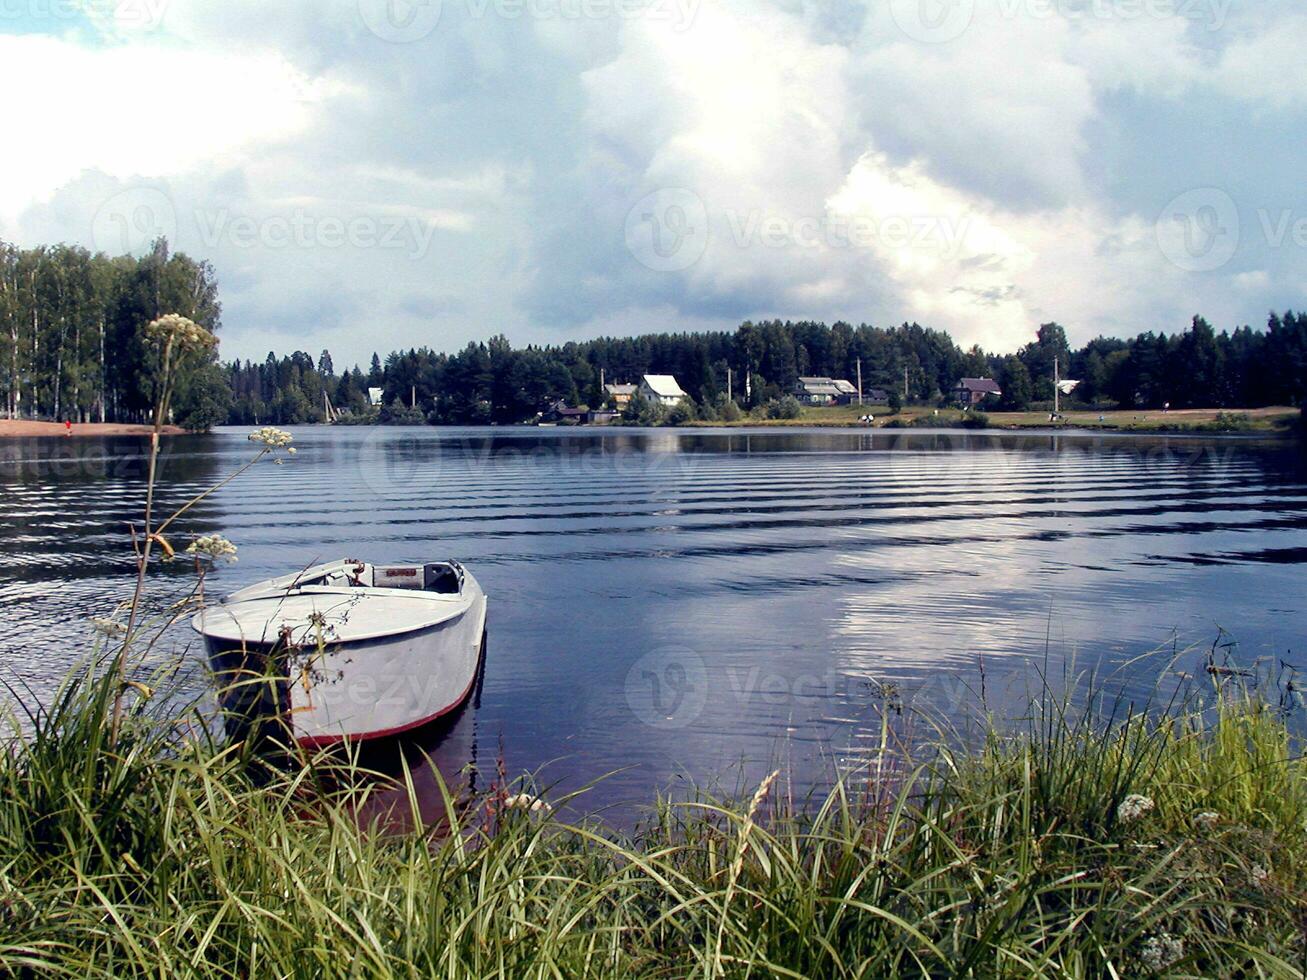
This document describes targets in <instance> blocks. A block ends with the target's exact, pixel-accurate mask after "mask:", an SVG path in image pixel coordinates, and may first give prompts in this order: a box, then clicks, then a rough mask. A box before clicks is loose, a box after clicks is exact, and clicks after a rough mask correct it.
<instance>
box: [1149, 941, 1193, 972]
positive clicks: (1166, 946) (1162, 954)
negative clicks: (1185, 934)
mask: <svg viewBox="0 0 1307 980" xmlns="http://www.w3.org/2000/svg"><path fill="white" fill-rule="evenodd" d="M1183 958H1184V941H1183V940H1180V939H1176V938H1175V937H1174V936H1172V935H1171V934H1170V933H1168V932H1163V933H1159V934H1158V935H1156V936H1149V937H1148V939H1146V940H1145V941H1144V946H1143V949H1141V950H1140V951H1139V959H1140V960H1142V961H1143V964H1144V966H1145V967H1147V968H1148V969H1150V970H1152V971H1153V972H1154V973H1160V972H1162V971H1163V970H1165V969H1166V968H1167V967H1169V966H1173V965H1174V964H1176V963H1178V962H1179V961H1180V960H1182V959H1183Z"/></svg>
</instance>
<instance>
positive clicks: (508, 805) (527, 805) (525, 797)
mask: <svg viewBox="0 0 1307 980" xmlns="http://www.w3.org/2000/svg"><path fill="white" fill-rule="evenodd" d="M504 809H505V810H528V811H530V812H531V813H539V812H540V811H542V810H543V811H544V812H545V813H548V812H549V811H550V810H552V809H553V807H551V806H550V805H549V804H548V803H546V802H545V801H544V800H542V799H540V797H538V796H532V795H531V794H530V793H517V794H515V795H513V796H508V797H505V798H504Z"/></svg>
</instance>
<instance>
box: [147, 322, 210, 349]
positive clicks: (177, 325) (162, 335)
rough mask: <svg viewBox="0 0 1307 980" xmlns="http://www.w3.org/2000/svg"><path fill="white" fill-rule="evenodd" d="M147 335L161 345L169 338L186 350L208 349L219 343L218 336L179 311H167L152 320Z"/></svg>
mask: <svg viewBox="0 0 1307 980" xmlns="http://www.w3.org/2000/svg"><path fill="white" fill-rule="evenodd" d="M145 336H147V337H148V338H150V339H151V340H153V341H154V342H155V343H157V344H158V345H159V346H160V347H162V346H163V345H164V344H166V343H167V342H168V341H169V340H171V341H172V342H173V344H174V345H175V346H177V347H180V348H183V349H185V350H207V349H208V348H210V347H216V346H217V345H218V338H217V337H215V336H214V335H213V334H211V333H209V331H207V330H205V329H204V328H203V327H202V326H200V325H199V324H198V323H196V322H195V321H194V320H191V319H188V318H187V317H184V316H181V315H180V314H178V313H167V314H164V315H163V316H161V317H159V319H157V320H153V321H151V322H150V323H149V324H148V325H147V326H146V328H145Z"/></svg>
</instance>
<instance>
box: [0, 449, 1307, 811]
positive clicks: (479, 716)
mask: <svg viewBox="0 0 1307 980" xmlns="http://www.w3.org/2000/svg"><path fill="white" fill-rule="evenodd" d="M295 438H296V445H297V446H298V447H299V450H300V451H299V455H297V456H296V457H295V459H294V461H293V462H291V463H290V464H288V465H286V466H273V465H271V464H267V465H265V464H264V463H260V464H259V466H257V467H255V469H254V470H252V471H251V472H250V473H248V474H246V475H245V476H244V477H242V478H241V480H240V481H238V482H237V483H235V484H233V485H231V486H229V487H226V488H224V489H223V490H221V491H220V492H218V493H217V494H215V495H214V496H213V497H212V498H210V499H208V500H206V501H204V502H203V503H202V504H201V505H200V506H198V507H197V508H195V510H194V511H193V512H191V513H189V514H188V515H186V517H185V518H184V519H183V522H179V523H180V524H181V525H182V526H179V527H178V529H177V533H176V535H174V541H179V540H180V541H183V542H184V541H185V540H187V539H188V538H189V536H190V535H192V534H196V533H207V532H211V531H221V532H222V533H223V534H225V535H226V536H227V537H229V538H231V539H232V540H233V541H235V542H236V543H237V544H238V545H239V546H240V562H239V563H238V564H236V565H234V566H230V567H224V568H222V569H220V570H219V571H218V572H217V573H216V574H215V576H214V579H213V580H212V582H211V585H210V588H211V591H229V590H231V589H233V588H235V587H237V586H239V585H242V584H246V583H248V582H250V581H253V580H256V579H259V578H264V577H267V576H271V575H273V574H278V573H282V572H284V571H286V570H287V569H289V568H292V567H300V566H304V565H307V564H309V563H310V562H313V561H316V560H326V559H331V558H336V557H342V556H346V555H348V556H350V557H357V558H362V559H374V560H394V559H401V558H402V559H413V560H422V559H437V558H443V557H456V558H459V559H461V560H463V561H465V562H466V563H467V564H468V565H469V567H470V568H471V569H472V570H473V571H474V573H475V574H476V576H477V578H478V579H479V580H480V581H481V583H482V585H483V586H484V587H485V589H486V591H487V593H488V594H489V596H490V626H491V630H492V637H493V640H492V644H491V648H490V655H489V658H488V662H487V664H486V673H485V682H484V695H483V699H482V703H481V705H480V706H479V707H478V708H475V709H471V710H469V711H468V712H465V713H464V715H463V716H462V717H461V718H460V719H459V720H458V721H457V722H456V723H455V724H454V725H453V727H452V728H451V729H450V731H449V732H447V733H446V736H447V738H446V739H445V740H443V741H440V742H439V743H438V745H437V746H436V753H435V754H436V755H437V756H439V757H440V759H439V761H440V765H441V769H442V771H443V772H444V773H445V774H446V775H447V776H448V775H449V773H451V772H457V771H458V770H459V769H461V768H462V767H463V765H464V764H465V761H466V760H463V756H467V757H469V758H470V757H471V756H473V755H475V756H477V757H478V758H479V759H481V760H482V769H483V770H484V768H485V762H484V760H487V759H492V760H493V759H496V758H497V757H498V756H499V753H500V746H501V743H502V751H503V756H504V759H505V760H506V762H507V764H508V766H509V768H510V770H512V771H521V770H523V769H529V770H535V769H537V768H540V769H542V770H543V776H542V779H543V781H544V782H546V783H549V782H554V781H559V782H561V783H563V784H564V785H565V786H567V787H574V786H576V785H579V784H580V783H582V782H585V781H588V780H590V779H593V778H596V777H599V776H601V775H603V774H605V773H616V775H613V776H611V777H610V778H608V779H607V780H605V781H604V782H603V783H602V784H601V786H600V787H599V788H598V789H596V790H594V791H593V792H592V794H591V797H590V798H591V800H592V801H593V802H594V804H595V805H599V804H602V803H609V802H613V801H617V800H622V799H632V798H634V799H641V800H645V799H649V798H650V797H651V796H652V790H653V788H654V787H662V786H666V785H668V784H669V783H674V782H675V781H676V780H677V779H679V778H681V777H689V778H693V779H695V780H699V781H707V780H711V779H712V778H713V777H714V776H716V775H718V774H722V773H732V772H735V773H739V774H740V777H739V778H741V779H747V778H755V777H756V776H757V775H759V774H761V773H762V772H764V771H765V770H766V769H767V767H768V766H769V765H771V764H772V763H773V762H774V761H787V762H789V763H791V764H792V767H793V769H794V771H795V773H796V787H800V788H801V787H802V786H803V785H805V784H806V783H807V782H809V781H813V780H816V781H820V780H821V779H823V778H825V776H826V775H828V774H829V771H830V768H831V766H833V765H834V764H836V763H838V762H839V761H841V760H856V759H859V758H863V757H864V756H865V754H866V751H867V749H868V747H869V746H871V745H874V744H875V742H876V739H877V738H878V737H879V728H878V721H877V715H876V711H877V705H878V704H879V703H880V694H879V692H880V691H881V690H882V688H881V685H882V684H883V683H892V684H894V685H895V687H896V689H897V691H899V692H900V694H901V696H902V697H903V698H904V699H905V700H907V701H909V702H912V703H919V704H929V705H931V706H932V707H933V708H934V709H936V710H937V711H939V712H941V713H942V714H944V715H945V716H947V717H957V716H959V715H961V714H962V713H963V712H965V711H967V710H971V709H974V707H975V705H976V702H977V691H978V690H979V682H980V678H981V667H982V664H983V666H984V672H985V678H986V682H987V685H988V694H989V696H990V697H991V698H993V699H995V700H996V701H997V702H999V703H998V704H995V705H992V706H993V707H995V708H996V710H1001V709H1002V708H1003V707H1005V706H1007V707H1010V706H1011V703H1012V701H1011V700H1009V701H1008V702H1007V703H1006V705H1005V704H1004V703H1003V702H1004V699H1005V698H1008V699H1015V698H1018V697H1019V696H1020V692H1021V691H1022V690H1024V688H1025V687H1026V686H1027V685H1033V684H1035V683H1037V682H1036V681H1035V679H1034V674H1033V670H1032V664H1033V663H1039V664H1043V663H1044V662H1045V658H1047V662H1048V663H1049V664H1050V665H1051V666H1052V667H1054V668H1059V667H1060V665H1061V664H1063V663H1065V662H1066V661H1068V660H1070V659H1072V658H1074V660H1075V662H1076V663H1077V664H1078V665H1080V666H1084V667H1101V668H1102V669H1103V670H1111V669H1113V668H1114V667H1116V666H1117V665H1120V664H1124V663H1126V662H1127V661H1129V660H1130V659H1131V658H1133V657H1135V656H1136V655H1138V654H1140V653H1141V652H1143V651H1146V650H1149V649H1152V648H1154V647H1158V646H1164V645H1168V644H1171V643H1172V642H1178V643H1179V644H1180V645H1181V646H1183V645H1184V644H1185V643H1188V642H1209V641H1210V640H1211V639H1212V638H1213V637H1214V636H1215V635H1216V632H1217V629H1218V627H1224V628H1225V629H1227V630H1230V631H1231V632H1232V633H1233V634H1234V635H1235V636H1236V637H1237V638H1238V640H1239V642H1240V644H1241V647H1240V655H1241V657H1243V658H1244V659H1245V660H1248V661H1252V660H1255V659H1256V658H1259V657H1266V658H1283V659H1289V660H1292V659H1293V657H1291V656H1289V652H1290V651H1295V652H1296V654H1295V655H1297V656H1298V659H1300V660H1301V659H1305V658H1303V657H1302V656H1301V651H1302V648H1303V637H1304V632H1305V629H1304V627H1305V626H1307V590H1304V588H1303V581H1304V578H1303V569H1302V565H1303V563H1304V561H1305V560H1307V470H1305V468H1304V462H1303V457H1302V455H1301V453H1300V451H1299V450H1298V449H1296V448H1294V447H1292V446H1289V445H1286V444H1278V443H1272V442H1260V441H1253V440H1241V439H1197V438H1181V437H1169V438H1161V437H1157V438H1136V437H1116V436H1069V435H1066V434H994V433H954V432H920V433H918V432H908V431H904V432H886V431H878V432H866V431H834V430H827V431H819V430H794V429H786V430H729V431H727V430H700V429H696V430H688V431H675V430H657V431H641V430H619V429H615V430H574V431H569V430H566V429H550V430H531V429H491V428H487V429H428V428H419V429H362V428H359V429H351V428H318V429H315V428H305V429H300V430H297V431H296V433H295ZM143 448H144V443H143V442H142V441H139V440H104V441H96V440H80V439H79V440H62V441H61V440H25V441H16V442H10V443H5V444H2V445H0V494H2V495H3V500H4V508H3V514H0V540H2V541H3V553H2V554H0V603H2V607H0V608H3V620H4V626H5V629H4V630H3V631H2V632H0V663H3V665H4V666H5V668H6V670H7V672H8V674H9V675H10V676H11V677H15V678H18V679H21V680H22V681H23V682H25V683H27V684H29V685H30V686H31V687H32V689H33V690H34V691H35V692H37V693H38V694H40V693H43V692H44V693H48V692H49V690H50V689H51V686H52V685H53V684H54V683H57V681H58V679H59V678H60V677H61V676H62V675H63V673H64V672H65V671H66V670H67V669H68V667H69V666H70V665H71V664H72V663H74V662H75V661H76V659H77V657H78V655H79V654H80V652H81V651H82V650H84V648H85V647H84V644H85V637H86V626H85V616H87V615H92V614H96V615H98V614H104V613H106V612H108V611H110V610H111V609H112V608H113V606H114V605H115V604H116V603H117V602H118V601H119V600H120V599H121V598H123V597H124V596H125V595H126V594H127V591H128V588H129V584H130V576H131V568H132V565H131V557H130V548H129V544H128V538H127V535H126V522H127V521H128V520H130V519H131V518H133V517H134V516H135V515H136V514H137V513H138V511H139V508H140V502H141V496H142V491H143V480H144V466H143V459H142V456H141V452H142V450H143ZM249 453H250V447H249V444H248V443H247V442H246V441H245V439H244V432H243V431H242V432H218V433H215V434H213V435H211V436H208V437H194V438H185V439H177V440H173V441H170V442H169V443H168V444H167V455H166V457H165V464H164V471H163V472H164V481H165V490H164V495H165V503H168V502H177V501H180V500H183V499H185V498H186V497H187V496H188V495H190V494H192V493H195V492H197V491H198V490H200V489H202V488H204V487H205V486H207V485H209V484H210V483H212V482H214V481H216V480H217V479H219V478H221V476H222V475H224V474H226V473H227V472H229V471H230V470H232V469H234V468H235V467H236V466H237V465H239V463H240V462H241V461H242V460H243V459H245V458H247V457H248V455H249ZM187 574H188V571H187V569H186V568H185V567H184V566H183V563H177V566H176V567H174V568H165V569H163V571H162V576H163V578H164V580H165V581H164V583H163V586H162V592H165V593H166V592H167V587H168V584H169V580H171V584H172V585H174V586H176V587H177V588H180V587H182V585H183V580H184V578H185V576H186V575H187ZM175 634H176V635H175V637H174V643H175V644H176V645H177V646H179V647H182V648H187V649H188V653H187V656H189V657H190V658H191V662H193V663H195V664H197V670H196V672H195V674H194V677H193V678H192V679H191V683H192V684H193V685H194V687H195V689H196V690H197V691H198V690H200V689H202V687H203V686H204V679H203V674H202V671H200V670H199V669H198V663H199V659H198V658H199V648H198V645H195V644H193V643H191V638H190V636H189V634H188V633H187V632H186V631H184V630H177V631H175ZM188 644H189V648H188ZM1125 680H1126V681H1127V682H1128V683H1130V684H1132V685H1134V686H1135V687H1137V688H1138V690H1139V691H1141V692H1142V691H1145V690H1146V689H1147V688H1148V687H1150V686H1151V684H1153V683H1154V682H1155V681H1156V680H1157V668H1156V665H1155V664H1152V665H1149V666H1147V667H1141V666H1133V667H1130V668H1127V669H1126V677H1125ZM455 756H457V757H458V758H454V757H455ZM460 760H461V761H460ZM414 768H415V771H417V768H418V767H414ZM727 781H728V784H729V785H733V784H734V778H732V777H730V776H728V777H727Z"/></svg>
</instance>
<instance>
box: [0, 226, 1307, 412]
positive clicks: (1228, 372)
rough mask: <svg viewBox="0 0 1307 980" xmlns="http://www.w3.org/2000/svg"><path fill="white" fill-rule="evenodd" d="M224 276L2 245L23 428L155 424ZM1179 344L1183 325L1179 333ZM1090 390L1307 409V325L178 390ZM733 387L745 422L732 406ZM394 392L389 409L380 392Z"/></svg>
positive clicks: (468, 407)
mask: <svg viewBox="0 0 1307 980" xmlns="http://www.w3.org/2000/svg"><path fill="white" fill-rule="evenodd" d="M221 311H222V307H221V304H220V302H219V299H218V283H217V278H216V275H215V273H214V270H213V268H212V267H211V266H210V265H209V264H208V263H207V262H204V261H197V260H194V259H192V258H190V257H188V256H186V255H184V254H180V253H173V252H171V251H170V250H169V247H168V245H167V243H166V242H165V241H162V240H160V241H159V242H157V243H156V244H155V246H154V248H153V250H152V251H151V252H150V253H149V254H147V255H145V256H142V257H140V258H133V257H130V256H118V257H108V256H105V255H103V254H91V253H90V252H88V251H87V250H85V249H82V248H78V247H76V246H69V245H56V246H40V247H36V248H30V249H20V248H17V247H15V246H13V245H8V244H5V243H3V242H0V390H2V391H3V392H4V398H5V404H4V413H5V415H6V416H7V417H9V418H47V419H56V420H62V419H71V420H75V421H141V420H143V419H144V418H145V417H146V412H147V406H149V405H150V404H151V401H152V398H153V380H152V379H153V364H152V361H151V358H152V356H153V354H152V352H151V348H150V346H149V345H148V344H145V343H144V342H143V337H142V330H143V328H144V325H145V324H146V323H148V322H149V321H150V320H152V319H154V318H155V317H156V316H159V315H161V314H162V313H171V312H176V313H182V314H184V315H186V316H188V317H190V318H191V319H193V320H195V321H196V322H197V323H199V324H200V325H202V326H204V327H205V328H207V329H209V330H211V331H214V332H217V331H219V330H220V328H221ZM1177 326H1178V325H1177ZM1055 359H1056V360H1057V362H1058V366H1059V370H1060V376H1061V377H1062V378H1072V379H1076V380H1078V381H1079V382H1080V384H1079V386H1078V387H1077V388H1076V390H1075V392H1074V394H1073V396H1072V399H1073V401H1074V402H1075V403H1076V404H1081V405H1092V406H1102V407H1124V408H1128V407H1137V408H1158V407H1161V406H1163V405H1166V404H1169V405H1171V406H1173V407H1175V408H1187V407H1194V408H1198V407H1201V408H1227V407H1229V408H1234V407H1239V408H1254V407H1259V406H1265V405H1286V406H1298V405H1301V404H1303V403H1304V402H1305V401H1307V314H1297V313H1294V312H1292V311H1290V312H1286V313H1284V314H1271V315H1270V316H1269V318H1268V321H1267V323H1266V325H1265V327H1264V328H1261V329H1255V328H1253V327H1251V326H1248V325H1243V326H1239V327H1237V328H1235V329H1233V330H1220V331H1218V330H1216V329H1215V328H1214V327H1213V326H1212V325H1211V324H1210V323H1208V322H1207V321H1206V320H1205V319H1203V318H1202V317H1201V316H1195V317H1194V318H1193V320H1192V322H1191V323H1189V324H1188V325H1186V326H1184V328H1183V329H1181V330H1179V331H1175V330H1172V331H1170V332H1168V331H1167V330H1165V329H1152V330H1149V331H1146V332H1142V333H1139V334H1138V335H1136V336H1134V337H1132V338H1130V339H1118V338H1111V337H1097V338H1095V339H1093V340H1091V341H1089V342H1088V343H1087V344H1085V345H1084V346H1082V347H1078V348H1073V347H1072V346H1071V345H1070V343H1069V342H1068V340H1067V335H1066V331H1065V329H1064V328H1063V327H1062V326H1061V325H1059V324H1057V323H1046V324H1043V325H1041V326H1039V327H1038V329H1037V330H1036V331H1034V334H1033V336H1032V339H1031V340H1030V342H1029V343H1027V344H1025V345H1024V346H1023V347H1022V348H1021V349H1019V350H1017V351H1014V352H1011V353H991V352H986V351H984V350H981V349H980V348H979V347H972V348H971V349H969V350H964V349H962V348H961V347H959V346H958V345H957V344H956V343H955V342H954V340H953V339H952V337H950V336H949V334H947V333H946V332H944V331H941V330H935V329H931V328H929V327H924V326H921V325H919V324H916V323H904V324H901V325H899V326H894V327H878V326H871V325H869V324H866V323H860V324H858V325H857V326H854V325H852V324H851V323H846V322H843V321H840V322H836V323H833V324H830V325H827V324H825V323H819V322H814V321H808V320H798V321H788V320H787V321H779V320H770V321H763V322H758V323H754V322H749V321H746V322H744V323H742V324H741V325H740V326H739V327H738V328H736V329H735V330H734V331H733V332H727V331H721V332H700V333H660V334H647V335H644V336H638V337H602V338H598V339H595V340H589V341H584V342H569V343H566V344H561V345H545V346H536V345H527V346H525V347H520V348H514V347H513V346H512V345H511V344H510V343H509V341H508V339H507V338H506V337H504V336H503V335H502V334H497V335H495V336H492V337H490V338H489V339H488V340H486V341H484V342H472V343H469V344H468V345H467V346H466V347H464V348H463V349H462V350H460V351H458V352H456V353H453V354H447V353H444V352H439V351H436V350H433V349H431V348H430V347H415V348H410V349H408V350H402V351H394V352H392V353H390V354H388V355H387V356H386V357H385V359H384V360H383V359H382V358H381V356H380V355H378V354H373V356H372V359H371V362H370V364H369V365H368V367H367V369H366V370H364V369H363V368H362V367H361V366H358V365H355V366H353V367H349V368H342V369H340V370H337V368H336V366H335V364H334V362H333V359H332V356H331V354H330V352H328V351H325V350H324V351H322V352H321V353H320V354H319V355H318V356H317V357H316V358H315V357H313V356H312V355H310V354H309V353H307V352H304V351H296V352H294V353H291V354H289V355H283V356H280V357H278V356H277V355H276V354H274V353H269V354H268V356H267V358H266V359H264V360H263V361H262V362H253V361H248V360H246V361H231V362H227V363H220V362H219V360H218V358H217V355H214V356H213V357H211V358H209V359H207V360H204V361H203V362H202V363H199V364H196V365H192V366H189V367H188V369H187V371H186V372H185V373H184V374H183V376H182V377H180V378H179V379H178V387H177V400H176V406H177V408H176V412H175V418H174V421H175V422H177V423H178V424H180V425H183V426H185V427H187V428H191V429H206V428H209V427H210V426H212V425H215V424H220V423H223V422H229V423H232V424H250V423H271V424H276V425H290V424H297V423H306V422H321V421H325V420H326V419H327V418H328V415H329V414H330V415H332V416H334V417H336V418H338V419H339V420H341V421H353V422H374V421H380V422H383V423H396V424H421V423H433V424H475V423H492V422H493V423H503V424H510V423H516V422H523V421H528V420H531V419H533V418H535V417H536V416H537V413H539V412H541V411H543V410H545V409H547V408H548V407H549V406H550V405H552V404H554V403H556V402H558V401H560V400H561V401H563V402H565V403H566V404H568V405H572V406H576V405H585V406H589V407H592V408H597V407H600V406H602V405H603V404H604V402H605V398H604V393H603V389H602V382H608V383H613V382H638V381H639V379H640V377H641V376H642V375H644V374H671V375H674V376H675V377H676V378H677V380H678V381H679V382H680V385H681V387H682V388H683V389H684V390H685V391H686V392H687V393H689V395H690V396H691V398H692V399H693V402H694V404H693V405H690V406H687V411H689V412H693V413H695V414H697V415H699V417H703V418H719V417H728V413H733V412H737V411H739V410H741V409H745V410H747V409H751V408H757V407H759V406H763V405H767V404H771V403H775V402H777V401H778V400H779V399H781V398H783V396H784V395H786V394H787V393H788V392H789V391H790V390H791V389H792V387H793V386H794V384H795V381H796V380H797V378H798V377H799V376H801V375H803V376H806V375H820V376H828V377H835V378H847V379H850V380H855V379H856V378H857V376H858V369H859V366H860V367H861V377H862V382H863V387H864V390H871V389H881V390H884V391H886V392H889V393H892V397H893V398H894V400H895V401H899V400H902V401H903V402H905V403H913V402H916V403H927V404H929V403H931V402H934V401H937V400H939V399H941V398H942V397H944V394H945V393H946V392H948V391H949V390H950V389H951V388H952V387H953V386H954V385H955V384H956V383H957V381H958V379H959V378H962V377H990V378H993V379H995V380H996V381H997V382H998V384H999V385H1000V386H1001V388H1002V389H1003V395H1002V398H1001V399H1000V400H998V401H997V402H996V403H995V404H994V405H993V406H992V407H994V408H996V409H1009V410H1022V409H1026V408H1029V407H1031V406H1036V405H1042V403H1045V402H1048V401H1051V400H1052V397H1053V377H1054V371H1053V364H1054V360H1055ZM728 385H729V389H730V396H731V397H730V399H729V404H728V398H727V392H728ZM369 388H375V389H381V391H382V397H381V404H380V405H379V406H374V405H373V404H371V402H370V399H369V397H368V389H369Z"/></svg>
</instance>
